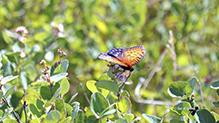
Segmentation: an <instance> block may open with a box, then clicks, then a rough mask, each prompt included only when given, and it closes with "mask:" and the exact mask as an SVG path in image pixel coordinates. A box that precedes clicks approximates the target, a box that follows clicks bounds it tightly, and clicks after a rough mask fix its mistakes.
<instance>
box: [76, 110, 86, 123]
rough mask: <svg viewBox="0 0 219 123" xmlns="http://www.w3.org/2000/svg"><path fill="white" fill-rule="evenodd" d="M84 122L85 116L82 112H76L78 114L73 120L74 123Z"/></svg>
mask: <svg viewBox="0 0 219 123" xmlns="http://www.w3.org/2000/svg"><path fill="white" fill-rule="evenodd" d="M85 122H86V116H85V114H84V112H83V111H82V110H80V109H79V110H78V114H77V116H76V118H75V119H74V123H85Z"/></svg>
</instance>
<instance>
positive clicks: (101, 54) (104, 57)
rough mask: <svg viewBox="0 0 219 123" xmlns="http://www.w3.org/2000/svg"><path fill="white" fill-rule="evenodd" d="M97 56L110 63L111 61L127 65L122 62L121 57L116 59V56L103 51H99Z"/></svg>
mask: <svg viewBox="0 0 219 123" xmlns="http://www.w3.org/2000/svg"><path fill="white" fill-rule="evenodd" d="M99 58H100V59H103V60H105V61H107V62H109V63H111V64H112V63H113V64H118V65H122V66H127V65H126V64H124V62H123V61H121V59H118V58H116V57H113V56H110V55H108V54H105V53H100V56H99Z"/></svg>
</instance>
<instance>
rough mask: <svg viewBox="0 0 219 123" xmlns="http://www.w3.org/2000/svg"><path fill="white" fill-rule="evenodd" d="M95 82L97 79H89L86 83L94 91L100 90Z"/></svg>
mask: <svg viewBox="0 0 219 123" xmlns="http://www.w3.org/2000/svg"><path fill="white" fill-rule="evenodd" d="M95 83H96V81H95V80H89V81H87V83H86V86H87V88H88V89H89V90H90V91H91V92H92V93H94V92H97V91H98V89H97V87H96V86H95Z"/></svg>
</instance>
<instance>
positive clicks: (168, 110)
mask: <svg viewBox="0 0 219 123" xmlns="http://www.w3.org/2000/svg"><path fill="white" fill-rule="evenodd" d="M169 112H170V109H167V110H166V111H165V112H164V114H163V116H162V118H161V119H162V120H161V121H163V119H164V117H165V116H166V114H167V113H169Z"/></svg>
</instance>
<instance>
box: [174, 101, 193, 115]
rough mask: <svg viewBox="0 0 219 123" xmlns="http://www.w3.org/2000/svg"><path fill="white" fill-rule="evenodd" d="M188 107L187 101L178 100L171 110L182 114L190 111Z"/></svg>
mask: <svg viewBox="0 0 219 123" xmlns="http://www.w3.org/2000/svg"><path fill="white" fill-rule="evenodd" d="M189 108H191V106H190V103H189V102H180V103H178V104H176V105H175V106H174V107H173V109H172V111H173V112H175V113H176V114H177V115H180V116H184V115H187V114H189V113H190V111H189Z"/></svg>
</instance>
